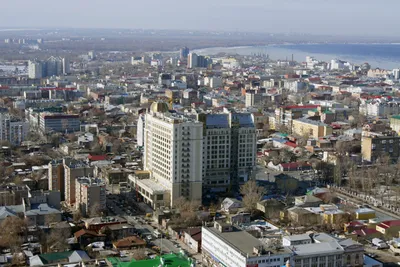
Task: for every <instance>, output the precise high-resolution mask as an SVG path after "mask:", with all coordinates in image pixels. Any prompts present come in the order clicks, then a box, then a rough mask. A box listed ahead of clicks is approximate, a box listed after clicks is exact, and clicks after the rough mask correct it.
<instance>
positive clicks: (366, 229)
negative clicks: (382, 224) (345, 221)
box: [354, 228, 378, 236]
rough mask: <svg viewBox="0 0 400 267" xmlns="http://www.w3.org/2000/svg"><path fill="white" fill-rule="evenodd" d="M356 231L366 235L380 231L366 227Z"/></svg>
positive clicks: (359, 234) (358, 233)
mask: <svg viewBox="0 0 400 267" xmlns="http://www.w3.org/2000/svg"><path fill="white" fill-rule="evenodd" d="M354 232H355V233H356V234H357V235H358V236H366V235H372V234H376V233H378V231H377V230H375V229H373V228H365V229H361V230H355V231H354Z"/></svg>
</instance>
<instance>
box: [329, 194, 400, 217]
mask: <svg viewBox="0 0 400 267" xmlns="http://www.w3.org/2000/svg"><path fill="white" fill-rule="evenodd" d="M335 194H336V195H337V196H338V197H341V198H343V199H345V200H348V201H349V202H353V203H355V204H358V205H365V204H366V202H365V201H363V200H362V199H358V198H356V197H355V196H350V195H347V194H344V193H343V192H339V191H338V190H335ZM371 208H372V209H373V210H375V211H376V212H377V213H376V215H377V217H382V218H385V217H386V219H400V216H399V215H398V214H394V213H391V212H389V211H386V210H383V209H380V208H378V207H374V206H371ZM379 214H382V215H381V216H379Z"/></svg>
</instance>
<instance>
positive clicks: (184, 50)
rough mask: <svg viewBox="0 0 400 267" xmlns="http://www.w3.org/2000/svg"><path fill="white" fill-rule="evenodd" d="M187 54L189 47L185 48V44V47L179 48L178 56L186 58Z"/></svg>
mask: <svg viewBox="0 0 400 267" xmlns="http://www.w3.org/2000/svg"><path fill="white" fill-rule="evenodd" d="M188 55H189V48H187V47H186V46H185V47H182V48H181V49H180V50H179V58H180V59H181V60H184V59H186V58H187V57H188Z"/></svg>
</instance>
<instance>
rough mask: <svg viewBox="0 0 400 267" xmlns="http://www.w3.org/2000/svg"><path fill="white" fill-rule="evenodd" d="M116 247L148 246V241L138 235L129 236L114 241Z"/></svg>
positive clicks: (134, 247) (133, 247) (135, 247)
mask: <svg viewBox="0 0 400 267" xmlns="http://www.w3.org/2000/svg"><path fill="white" fill-rule="evenodd" d="M113 247H114V248H116V249H137V248H144V247H146V241H144V240H143V239H141V238H140V237H137V236H128V237H125V238H122V239H119V240H117V241H115V242H113Z"/></svg>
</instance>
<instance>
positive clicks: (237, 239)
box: [203, 227, 290, 255]
mask: <svg viewBox="0 0 400 267" xmlns="http://www.w3.org/2000/svg"><path fill="white" fill-rule="evenodd" d="M204 229H207V230H208V231H210V232H212V233H213V234H214V235H215V236H218V237H219V238H220V239H222V240H224V241H225V242H226V243H228V244H229V245H230V246H231V247H232V248H235V249H236V250H237V251H239V252H240V253H243V254H244V255H253V253H254V247H260V246H264V244H263V243H262V242H261V241H260V240H258V239H257V238H255V237H254V236H252V235H251V234H249V233H248V232H246V231H241V230H238V229H236V228H234V230H233V231H231V232H222V233H221V232H220V231H218V229H216V228H214V227H203V231H204ZM264 247H265V246H264ZM265 249H266V250H267V251H270V252H271V254H287V253H290V251H289V250H288V249H287V248H282V249H281V250H274V249H272V248H266V247H265Z"/></svg>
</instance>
